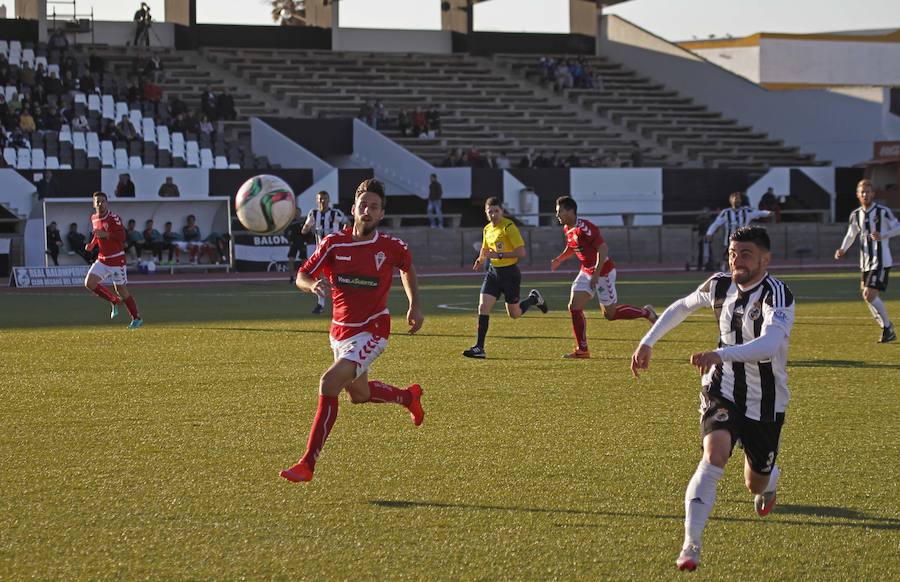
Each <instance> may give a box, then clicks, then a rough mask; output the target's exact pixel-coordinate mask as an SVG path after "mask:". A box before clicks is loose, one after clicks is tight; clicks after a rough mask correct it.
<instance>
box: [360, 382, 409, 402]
mask: <svg viewBox="0 0 900 582" xmlns="http://www.w3.org/2000/svg"><path fill="white" fill-rule="evenodd" d="M369 392H370V393H371V394H372V396H371V397H370V398H369V402H374V403H377V404H380V403H382V402H395V403H397V404H402V405H403V406H409V405H410V403H411V402H412V395H411V394H410V393H409V390H405V389H403V388H397V387H396V386H391V385H390V384H385V383H384V382H379V381H378V380H369Z"/></svg>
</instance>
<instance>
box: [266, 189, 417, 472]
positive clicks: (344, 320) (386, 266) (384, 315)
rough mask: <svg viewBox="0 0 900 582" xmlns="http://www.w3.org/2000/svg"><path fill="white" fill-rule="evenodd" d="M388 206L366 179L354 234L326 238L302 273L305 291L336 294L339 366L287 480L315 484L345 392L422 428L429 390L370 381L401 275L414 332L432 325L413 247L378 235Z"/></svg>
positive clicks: (326, 381)
mask: <svg viewBox="0 0 900 582" xmlns="http://www.w3.org/2000/svg"><path fill="white" fill-rule="evenodd" d="M384 204H385V195H384V185H383V184H382V183H381V182H379V181H378V180H374V179H370V180H365V181H363V182H362V183H361V184H360V185H359V188H357V190H356V197H355V202H354V204H353V218H354V222H353V228H352V229H347V230H344V231H341V232H339V233H336V234H332V235H330V236H327V237H325V239H324V240H323V241H322V244H321V245H320V246H319V248H318V249H316V252H315V253H313V256H312V257H310V258H309V259H308V260H307V261H306V263H305V264H304V265H303V266H302V267H300V270H299V271H297V287H298V288H299V289H300V290H301V291H306V292H308V293H315V294H316V295H319V296H324V295H325V294H326V293H328V292H330V293H331V300H332V302H333V304H334V315H333V318H332V321H331V334H330V335H331V348H332V350H333V351H334V363H333V364H332V365H331V367H330V368H328V370H326V371H325V373H324V374H322V377H321V379H320V380H319V405H318V409H317V410H316V416H315V419H314V420H313V425H312V429H311V430H310V433H309V440H308V442H307V445H306V453H305V454H304V455H303V457H301V458H300V460H299V461H298V462H297V464H296V465H294V466H293V467H291V468H289V469H285V470H284V471H282V472H281V476H282V477H284V478H285V479H287V480H288V481H294V482H300V481H311V480H312V478H313V472H314V471H315V468H316V460H317V459H318V458H319V454H320V453H321V452H322V447H324V445H325V440H326V439H327V438H328V435H329V434H330V433H331V429H332V427H333V426H334V421H335V419H336V418H337V413H338V395H339V394H340V393H341V391H342V390H346V391H347V392H348V393H349V394H350V400H351V402H353V403H354V404H362V403H365V402H371V403H382V402H392V403H395V404H400V405H401V406H404V407H405V408H406V409H407V410H409V413H410V415H411V416H412V419H413V424H415V425H416V426H420V425H421V424H422V420H423V419H424V417H425V412H424V411H423V410H422V404H421V398H422V388H421V387H420V386H419V385H418V384H413V385H411V386H409V387H408V388H405V389H403V388H397V387H395V386H391V385H389V384H385V383H383V382H379V381H377V380H369V376H368V371H369V366H370V365H371V364H372V362H373V361H374V360H375V359H376V358H377V357H378V356H379V355H381V353H382V352H383V351H384V350H385V348H387V344H388V337H389V336H390V333H391V316H390V313H388V309H387V300H388V293H389V292H390V289H391V281H392V279H393V275H394V269H399V270H400V280H401V281H402V283H403V289H404V290H405V291H406V297H407V299H408V300H409V311H408V312H407V314H406V321H407V323H408V324H409V326H410V327H409V332H410V333H415V332H417V331H418V330H419V328H421V327H422V323H423V322H424V319H425V318H424V316H423V315H422V310H421V308H420V306H419V288H418V283H417V281H416V270H415V267H413V262H412V255H411V254H410V252H409V250H408V249H407V247H406V243H404V242H403V241H401V240H400V239H397V238H394V237H392V236H386V235H384V234H381V233H380V232H378V231H377V230H376V228H377V227H378V223H379V222H380V221H381V219H382V218H383V217H384ZM320 275H322V276H323V277H322V278H320V277H319V276H320Z"/></svg>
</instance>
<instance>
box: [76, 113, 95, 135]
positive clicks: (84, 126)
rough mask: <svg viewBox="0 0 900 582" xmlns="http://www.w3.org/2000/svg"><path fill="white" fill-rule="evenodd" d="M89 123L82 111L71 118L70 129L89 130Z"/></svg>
mask: <svg viewBox="0 0 900 582" xmlns="http://www.w3.org/2000/svg"><path fill="white" fill-rule="evenodd" d="M90 130H91V125H90V123H88V119H87V117H85V116H84V113H82V114H80V115H76V116H75V117H73V118H72V131H90Z"/></svg>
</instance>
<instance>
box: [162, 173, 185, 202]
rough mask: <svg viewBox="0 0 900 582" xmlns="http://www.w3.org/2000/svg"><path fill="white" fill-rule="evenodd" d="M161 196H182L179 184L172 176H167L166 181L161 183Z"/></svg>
mask: <svg viewBox="0 0 900 582" xmlns="http://www.w3.org/2000/svg"><path fill="white" fill-rule="evenodd" d="M159 196H160V197H162V198H178V197H179V196H181V192H180V191H179V190H178V184H176V183H175V182H174V181H173V180H172V176H166V181H165V182H163V183H162V184H161V185H160V187H159Z"/></svg>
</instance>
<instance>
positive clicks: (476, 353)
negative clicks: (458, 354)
mask: <svg viewBox="0 0 900 582" xmlns="http://www.w3.org/2000/svg"><path fill="white" fill-rule="evenodd" d="M463 355H464V356H465V357H467V358H477V359H479V360H483V359H485V358H487V354H485V353H484V348H481V347H478V346H472V347H471V348H469V349H467V350H466V351H464V352H463Z"/></svg>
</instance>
